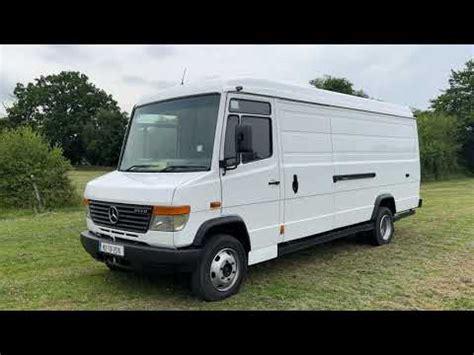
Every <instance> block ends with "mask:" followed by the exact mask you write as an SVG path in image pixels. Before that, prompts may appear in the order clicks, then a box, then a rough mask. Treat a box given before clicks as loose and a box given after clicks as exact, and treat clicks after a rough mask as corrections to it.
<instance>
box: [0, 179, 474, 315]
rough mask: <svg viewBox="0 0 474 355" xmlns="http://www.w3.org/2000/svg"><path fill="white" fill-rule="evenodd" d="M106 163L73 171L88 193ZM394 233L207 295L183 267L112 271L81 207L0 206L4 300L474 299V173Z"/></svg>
mask: <svg viewBox="0 0 474 355" xmlns="http://www.w3.org/2000/svg"><path fill="white" fill-rule="evenodd" d="M103 173H105V171H93V170H76V171H74V172H72V173H71V176H72V178H73V180H74V181H75V182H76V184H77V188H78V191H80V192H81V193H82V190H83V189H84V186H85V184H86V182H87V181H89V180H90V179H92V178H94V177H96V176H99V175H101V174H103ZM422 197H423V200H424V206H423V208H421V209H419V210H418V211H417V214H416V215H415V216H412V217H410V218H407V219H404V220H401V221H400V222H397V223H396V225H395V228H396V232H395V238H394V241H393V243H391V244H389V245H387V246H383V247H378V248H375V247H371V246H369V245H366V244H364V243H362V242H360V241H357V240H356V239H355V238H349V239H343V240H338V241H334V242H331V243H329V244H325V245H320V246H316V247H314V248H311V249H307V250H304V251H301V252H298V253H295V254H291V255H287V256H285V257H282V258H280V259H276V260H272V261H269V262H266V263H262V264H259V265H255V266H253V267H251V268H250V271H249V274H248V276H247V279H246V280H245V282H244V284H243V286H242V288H241V291H240V293H239V294H238V295H236V296H234V297H232V298H230V299H227V300H225V301H223V302H218V303H205V302H202V301H200V300H198V299H195V298H194V297H192V296H191V295H190V292H189V289H188V285H187V278H186V277H185V276H183V275H155V276H147V275H136V274H133V273H115V272H111V271H109V270H108V269H107V267H105V266H104V265H103V264H101V263H99V262H96V261H94V260H93V259H92V258H91V257H89V255H88V254H87V253H86V252H85V251H84V250H83V248H82V246H81V244H80V241H79V233H80V232H81V231H82V230H84V229H85V221H84V213H83V210H82V208H80V207H76V208H67V209H61V210H57V211H52V212H47V213H42V214H39V215H34V214H33V213H32V212H29V211H0V309H257V310H260V309H298V310H301V309H351V310H352V309H474V179H456V180H451V181H446V182H430V183H426V184H424V185H423V186H422Z"/></svg>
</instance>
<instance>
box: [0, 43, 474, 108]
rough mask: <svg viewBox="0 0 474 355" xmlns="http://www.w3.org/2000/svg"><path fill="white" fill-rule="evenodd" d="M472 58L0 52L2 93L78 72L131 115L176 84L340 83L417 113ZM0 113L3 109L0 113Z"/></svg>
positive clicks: (323, 52)
mask: <svg viewBox="0 0 474 355" xmlns="http://www.w3.org/2000/svg"><path fill="white" fill-rule="evenodd" d="M473 56H474V46H467V45H430V46H416V45H395V46H394V45H236V46H234V45H183V46H171V45H154V46H152V45H146V46H140V45H123V46H122V45H77V46H70V45H67V46H57V45H56V46H38V45H35V46H0V78H2V80H1V81H2V82H3V83H0V86H1V87H3V89H2V90H3V91H5V87H7V89H10V88H12V84H11V83H8V82H5V80H6V79H4V78H6V75H8V80H9V82H14V83H16V82H22V83H24V84H26V83H28V82H31V81H33V80H34V79H35V78H37V77H39V76H40V75H48V74H52V73H58V72H60V71H62V70H76V71H80V72H82V73H85V74H86V75H87V76H88V77H89V78H90V80H91V81H92V82H93V83H94V84H95V85H96V86H98V87H99V88H102V89H104V90H105V91H106V92H108V93H110V94H112V96H113V97H114V98H115V99H116V100H117V101H118V102H119V105H120V107H121V108H122V109H124V110H130V109H131V108H132V107H133V105H134V104H135V103H136V102H137V101H138V100H139V99H140V98H142V97H144V96H149V95H154V94H155V92H156V91H159V90H161V89H165V88H167V87H170V86H173V85H177V84H179V82H180V80H181V77H182V75H183V70H184V69H185V68H186V69H187V71H186V78H185V82H186V83H193V82H197V81H200V80H207V79H215V78H218V77H236V76H243V75H245V76H253V77H259V78H263V79H272V80H276V81H290V82H294V83H298V84H301V85H308V81H309V80H311V79H314V78H316V77H318V76H322V75H324V74H329V75H333V76H342V77H345V78H348V79H349V80H350V81H352V82H353V83H354V87H355V88H357V89H363V90H364V91H365V92H367V93H368V94H369V95H370V96H371V97H374V98H377V99H381V100H384V101H388V102H393V103H398V104H403V105H407V106H412V107H417V108H421V109H424V108H427V107H428V106H429V100H430V99H431V98H433V97H435V96H436V95H438V94H439V93H440V90H442V89H445V88H446V87H447V85H448V78H449V75H450V70H451V69H459V68H461V67H462V66H463V65H464V63H465V62H466V61H467V60H468V59H469V58H472V57H473ZM0 110H1V105H0Z"/></svg>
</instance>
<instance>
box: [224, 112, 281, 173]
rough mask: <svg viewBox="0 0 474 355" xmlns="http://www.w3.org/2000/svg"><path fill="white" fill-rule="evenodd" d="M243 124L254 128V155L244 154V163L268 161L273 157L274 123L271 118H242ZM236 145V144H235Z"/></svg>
mask: <svg viewBox="0 0 474 355" xmlns="http://www.w3.org/2000/svg"><path fill="white" fill-rule="evenodd" d="M241 122H242V124H246V125H250V126H251V127H252V145H253V152H252V153H244V154H242V162H243V163H244V164H245V163H250V162H252V161H256V160H261V159H266V158H269V157H271V155H272V123H271V120H270V118H267V117H257V116H242V118H241ZM226 139H227V137H226ZM234 145H235V143H234Z"/></svg>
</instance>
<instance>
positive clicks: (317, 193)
mask: <svg viewBox="0 0 474 355" xmlns="http://www.w3.org/2000/svg"><path fill="white" fill-rule="evenodd" d="M276 101H277V102H276V106H277V119H278V122H279V127H280V136H281V147H282V172H283V174H284V180H283V181H284V186H283V196H284V224H285V233H284V236H283V239H282V241H284V242H285V241H289V240H293V239H296V238H301V237H305V236H308V235H311V234H316V233H321V232H324V231H328V230H331V229H332V228H333V213H334V197H333V189H334V186H333V182H332V176H333V174H334V168H333V162H332V147H331V146H332V144H331V135H330V133H331V127H330V117H329V116H328V115H327V114H326V112H325V109H324V107H322V106H316V105H312V104H305V103H298V102H293V101H287V100H281V99H280V100H276ZM295 176H296V177H295ZM295 180H297V182H298V189H297V191H296V192H295V191H294V190H293V182H294V181H295Z"/></svg>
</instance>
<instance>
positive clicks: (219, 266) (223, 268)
mask: <svg viewBox="0 0 474 355" xmlns="http://www.w3.org/2000/svg"><path fill="white" fill-rule="evenodd" d="M236 254H237V253H236V251H235V250H234V249H232V248H224V249H221V250H219V251H218V252H217V253H216V255H214V257H213V258H212V261H211V267H210V270H209V277H210V279H211V283H212V285H213V286H214V288H215V289H216V290H218V291H221V292H225V291H228V290H230V289H231V288H232V287H233V286H234V285H235V283H236V282H237V280H238V278H239V263H238V259H237V257H236Z"/></svg>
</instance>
